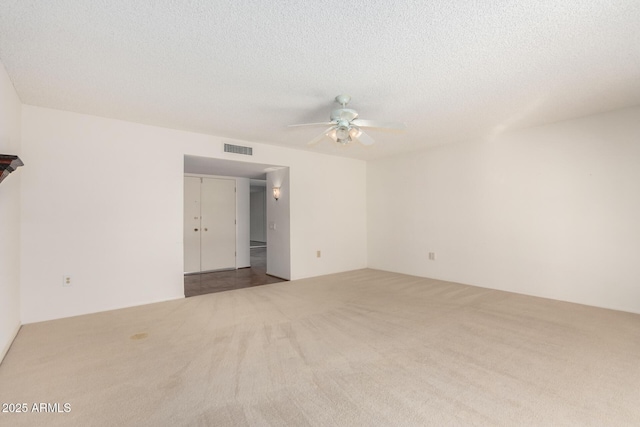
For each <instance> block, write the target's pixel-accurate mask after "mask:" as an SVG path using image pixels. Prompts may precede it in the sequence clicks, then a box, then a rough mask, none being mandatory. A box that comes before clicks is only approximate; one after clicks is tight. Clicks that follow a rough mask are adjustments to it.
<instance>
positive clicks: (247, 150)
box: [224, 144, 253, 156]
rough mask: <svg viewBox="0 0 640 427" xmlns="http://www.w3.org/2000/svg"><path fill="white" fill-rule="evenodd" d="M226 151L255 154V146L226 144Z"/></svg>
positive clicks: (248, 154)
mask: <svg viewBox="0 0 640 427" xmlns="http://www.w3.org/2000/svg"><path fill="white" fill-rule="evenodd" d="M224 152H225V153H235V154H244V155H247V156H253V148H251V147H243V146H242V145H232V144H224Z"/></svg>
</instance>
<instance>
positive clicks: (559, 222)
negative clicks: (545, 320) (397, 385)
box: [367, 108, 640, 312]
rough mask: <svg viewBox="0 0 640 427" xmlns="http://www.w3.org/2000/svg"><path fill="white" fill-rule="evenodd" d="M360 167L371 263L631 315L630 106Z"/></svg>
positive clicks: (634, 125)
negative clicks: (431, 254)
mask: <svg viewBox="0 0 640 427" xmlns="http://www.w3.org/2000/svg"><path fill="white" fill-rule="evenodd" d="M367 169H368V172H367V175H368V179H367V195H368V200H367V204H368V210H367V211H368V221H369V223H368V236H369V242H368V255H369V266H370V267H372V268H378V269H383V270H390V271H397V272H402V273H407V274H413V275H418V276H426V277H433V278H439V279H445V280H451V281H456V282H461V283H466V284H471V285H477V286H482V287H488V288H496V289H503V290H507V291H512V292H518V293H524V294H530V295H537V296H543V297H548V298H554V299H559V300H566V301H572V302H577V303H583V304H588V305H594V306H601V307H608V308H614V309H620V310H626V311H632V312H640V269H639V268H638V260H640V220H639V218H640V109H638V108H636V109H628V110H621V111H618V112H613V113H609V114H602V115H597V116H591V117H586V118H582V119H579V120H573V121H568V122H563V123H557V124H553V125H548V126H542V127H536V128H531V129H528V130H525V131H520V132H513V133H509V134H504V135H500V136H497V137H495V138H492V139H491V138H488V139H486V140H478V141H470V142H467V143H460V144H451V145H444V146H440V147H436V148H433V149H430V150H426V151H423V152H419V153H411V154H408V155H404V156H399V157H394V158H387V159H383V160H378V161H374V162H370V163H369V164H368V166H367ZM428 252H435V253H436V257H437V259H436V260H435V261H429V260H428Z"/></svg>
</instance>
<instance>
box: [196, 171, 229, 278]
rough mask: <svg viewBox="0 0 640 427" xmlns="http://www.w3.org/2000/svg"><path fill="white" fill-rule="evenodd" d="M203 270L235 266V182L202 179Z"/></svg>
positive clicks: (201, 266)
mask: <svg viewBox="0 0 640 427" xmlns="http://www.w3.org/2000/svg"><path fill="white" fill-rule="evenodd" d="M200 203H201V206H200V215H201V217H202V220H201V223H200V224H201V226H202V234H201V235H202V237H201V241H200V251H201V252H200V260H201V261H200V269H201V271H209V270H221V269H230V268H236V181H235V180H233V179H214V178H203V179H202V187H201V191H200Z"/></svg>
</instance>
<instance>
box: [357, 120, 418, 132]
mask: <svg viewBox="0 0 640 427" xmlns="http://www.w3.org/2000/svg"><path fill="white" fill-rule="evenodd" d="M351 124H354V125H356V126H358V127H363V128H374V129H378V130H386V131H392V132H393V131H396V132H402V131H404V130H405V129H407V125H406V124H404V123H397V122H376V121H373V120H362V119H355V120H353V121H352V122H351Z"/></svg>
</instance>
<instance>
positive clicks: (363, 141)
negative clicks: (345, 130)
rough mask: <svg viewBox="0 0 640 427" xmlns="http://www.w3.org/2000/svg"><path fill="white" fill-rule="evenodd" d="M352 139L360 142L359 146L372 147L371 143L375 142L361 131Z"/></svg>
mask: <svg viewBox="0 0 640 427" xmlns="http://www.w3.org/2000/svg"><path fill="white" fill-rule="evenodd" d="M352 139H354V140H356V141H358V142H360V144H362V145H373V143H374V142H375V141H374V140H373V138H371V137H370V136H369V135H367V134H366V133H364V132H362V131H360V132H358V136H357V137H355V138H352Z"/></svg>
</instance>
